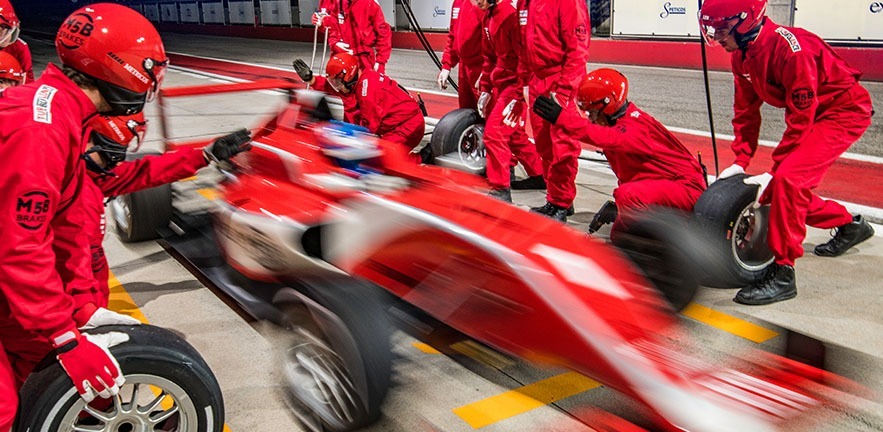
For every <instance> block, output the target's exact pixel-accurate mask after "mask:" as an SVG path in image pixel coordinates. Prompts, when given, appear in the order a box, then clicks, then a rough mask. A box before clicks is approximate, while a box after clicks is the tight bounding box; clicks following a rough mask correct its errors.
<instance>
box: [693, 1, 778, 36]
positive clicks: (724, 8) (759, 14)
mask: <svg viewBox="0 0 883 432" xmlns="http://www.w3.org/2000/svg"><path fill="white" fill-rule="evenodd" d="M766 5H767V0H706V1H704V2H702V9H700V10H699V27H700V29H701V30H702V35H703V36H704V37H705V41H706V42H707V43H708V44H709V45H712V44H713V43H714V42H715V41H716V40H717V41H720V40H722V39H723V38H725V37H726V36H727V35H729V34H730V33H732V34H733V36H735V38H736V41H737V42H738V43H739V45H740V47H742V46H744V45H745V44H747V43H748V42H750V41H751V40H753V39H754V37H755V36H756V35H757V31H758V30H760V25H761V23H763V18H764V16H766Z"/></svg>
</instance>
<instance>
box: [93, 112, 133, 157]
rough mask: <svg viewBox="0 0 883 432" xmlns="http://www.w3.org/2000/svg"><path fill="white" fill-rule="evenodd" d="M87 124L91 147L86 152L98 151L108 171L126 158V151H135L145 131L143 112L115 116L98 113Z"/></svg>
mask: <svg viewBox="0 0 883 432" xmlns="http://www.w3.org/2000/svg"><path fill="white" fill-rule="evenodd" d="M87 126H88V127H89V128H91V129H92V133H91V135H90V137H91V139H92V147H91V148H90V149H89V150H88V151H87V154H88V153H95V152H98V154H99V155H100V156H101V159H102V160H103V161H104V163H105V167H104V169H105V170H108V171H109V170H111V169H113V168H114V167H115V166H117V164H119V163H120V162H122V161H124V160H125V159H126V151H133V152H134V151H137V150H138V148H140V147H141V141H142V140H143V139H144V134H145V133H146V132H147V121H146V120H145V119H144V113H138V114H135V115H130V116H116V117H109V116H102V115H98V116H95V117H92V119H90V120H89V122H88V124H87Z"/></svg>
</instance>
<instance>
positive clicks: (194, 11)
mask: <svg viewBox="0 0 883 432" xmlns="http://www.w3.org/2000/svg"><path fill="white" fill-rule="evenodd" d="M178 8H179V9H180V12H181V22H182V23H188V24H199V5H197V4H196V3H178Z"/></svg>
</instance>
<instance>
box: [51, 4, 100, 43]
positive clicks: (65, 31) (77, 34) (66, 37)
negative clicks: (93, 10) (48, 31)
mask: <svg viewBox="0 0 883 432" xmlns="http://www.w3.org/2000/svg"><path fill="white" fill-rule="evenodd" d="M94 29H95V26H94V25H93V24H92V17H91V16H89V15H86V14H82V13H81V14H77V15H74V16H72V17H70V18H68V19H67V21H65V22H64V24H62V25H61V29H60V30H59V31H58V40H59V43H61V45H62V46H64V47H65V48H67V49H72V50H73V49H77V48H79V47H81V46H82V45H83V43H84V42H85V41H86V39H85V38H88V37H89V36H92V30H94Z"/></svg>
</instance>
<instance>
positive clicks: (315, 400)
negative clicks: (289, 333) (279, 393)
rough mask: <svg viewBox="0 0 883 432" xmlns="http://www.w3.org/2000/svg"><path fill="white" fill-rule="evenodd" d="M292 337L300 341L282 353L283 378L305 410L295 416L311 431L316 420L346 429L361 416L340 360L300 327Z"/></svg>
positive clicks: (354, 392)
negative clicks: (285, 378)
mask: <svg viewBox="0 0 883 432" xmlns="http://www.w3.org/2000/svg"><path fill="white" fill-rule="evenodd" d="M296 334H297V336H299V337H298V339H300V340H301V341H300V343H297V344H296V345H294V346H293V347H291V348H289V349H288V351H287V352H286V355H285V375H286V377H287V379H288V384H289V387H290V389H291V391H292V392H293V393H294V396H295V398H296V399H297V400H298V401H299V402H300V403H302V404H303V405H304V406H305V408H306V409H307V411H308V412H301V413H298V414H299V415H298V417H302V420H308V421H307V422H306V423H308V424H307V426H309V427H310V428H311V429H313V428H314V427H315V426H316V423H315V422H314V420H315V419H316V418H318V419H321V421H322V422H324V423H325V424H327V425H329V426H331V428H333V429H348V428H349V427H350V425H351V424H353V423H354V422H355V421H357V420H359V419H360V417H361V409H360V406H361V399H360V397H359V395H358V392H357V390H356V389H355V386H354V384H353V382H352V380H351V379H350V377H349V374H348V373H347V371H346V368H345V366H344V363H343V360H342V359H341V358H340V356H339V355H338V354H337V353H335V352H334V350H333V349H332V348H331V347H329V346H328V345H327V344H325V342H323V341H322V340H320V339H318V338H317V337H315V336H313V335H312V334H311V333H309V332H308V331H306V330H304V329H303V328H299V329H297V330H296ZM313 430H321V429H313Z"/></svg>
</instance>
